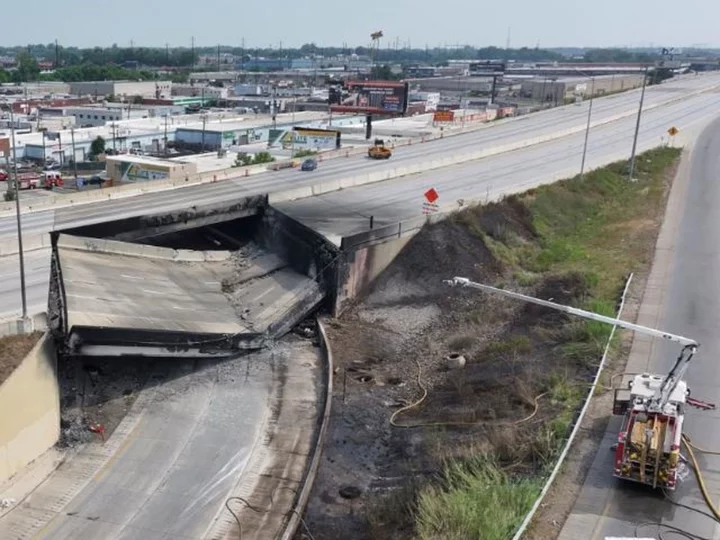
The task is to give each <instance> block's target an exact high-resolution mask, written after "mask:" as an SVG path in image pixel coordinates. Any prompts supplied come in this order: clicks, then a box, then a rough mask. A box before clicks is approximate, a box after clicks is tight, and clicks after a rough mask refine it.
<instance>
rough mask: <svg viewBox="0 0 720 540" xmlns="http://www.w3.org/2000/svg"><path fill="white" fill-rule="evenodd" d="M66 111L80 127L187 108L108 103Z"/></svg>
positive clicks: (157, 114) (150, 116)
mask: <svg viewBox="0 0 720 540" xmlns="http://www.w3.org/2000/svg"><path fill="white" fill-rule="evenodd" d="M64 112H65V115H66V116H74V117H75V125H77V126H78V127H95V126H104V125H105V124H106V123H108V122H117V121H119V120H131V119H133V118H156V117H162V116H170V115H178V114H182V113H184V112H185V109H184V107H180V106H174V105H151V106H148V105H133V104H130V103H127V104H123V103H108V104H106V105H103V106H88V107H67V108H65V111H64Z"/></svg>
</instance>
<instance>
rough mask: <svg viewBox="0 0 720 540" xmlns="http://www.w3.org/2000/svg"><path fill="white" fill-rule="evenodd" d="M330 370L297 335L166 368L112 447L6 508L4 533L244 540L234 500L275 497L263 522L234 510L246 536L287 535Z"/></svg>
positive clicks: (54, 539) (68, 463)
mask: <svg viewBox="0 0 720 540" xmlns="http://www.w3.org/2000/svg"><path fill="white" fill-rule="evenodd" d="M136 360H137V359H126V360H124V361H126V362H132V361H136ZM321 372H322V355H321V353H320V350H319V349H318V348H317V347H314V346H313V345H312V343H311V342H310V341H309V340H302V339H300V338H295V337H291V338H289V339H285V340H282V341H281V342H279V343H278V344H276V346H275V347H273V349H272V350H266V351H260V352H256V353H252V354H249V355H244V356H241V357H239V358H234V359H227V360H198V361H194V360H179V359H172V360H171V361H166V362H158V363H156V366H155V370H154V372H153V374H152V377H151V378H150V380H149V381H148V384H147V386H146V387H145V388H143V389H142V390H141V391H140V393H139V395H138V397H137V400H136V402H135V404H134V405H133V407H132V409H131V410H130V411H129V413H128V415H127V416H126V417H125V419H124V420H123V421H122V422H121V424H120V425H119V426H118V428H117V429H116V431H115V432H114V433H113V435H112V436H111V437H110V438H109V440H108V441H107V442H101V441H100V440H98V441H96V442H92V443H89V444H87V445H85V446H84V447H82V448H80V449H79V450H78V452H77V453H74V452H69V453H68V454H67V455H66V456H65V460H64V462H63V464H62V465H60V466H59V467H58V469H57V471H55V472H54V473H53V474H51V475H50V476H49V477H48V478H47V479H45V480H42V481H41V483H40V484H39V485H38V486H37V488H36V489H35V490H34V491H33V492H32V493H30V495H29V496H28V497H27V498H26V499H24V500H22V501H18V503H17V505H16V506H15V507H14V508H12V510H10V511H9V512H8V513H6V512H5V511H4V510H3V511H2V512H0V516H2V517H0V538H3V539H8V540H9V539H11V538H12V539H17V538H35V539H38V540H39V539H48V540H79V539H87V540H138V539H142V540H198V539H200V538H208V539H210V538H213V539H214V538H226V537H227V538H237V534H238V532H237V524H236V522H235V521H234V519H233V518H232V516H230V515H229V513H228V512H227V510H226V509H225V508H224V506H223V503H224V501H225V499H226V498H227V497H229V496H231V495H236V496H240V497H243V498H244V499H246V500H247V501H248V502H249V503H250V504H251V505H254V506H255V507H260V508H263V509H264V508H267V507H268V506H269V501H268V499H267V497H268V494H271V495H270V496H273V495H274V502H275V505H274V506H273V512H272V513H271V514H269V515H267V516H263V517H262V519H260V517H258V516H254V517H250V516H247V515H246V513H245V512H244V509H243V508H242V505H241V504H237V505H233V506H234V507H235V509H236V510H237V511H239V513H240V515H241V516H242V520H243V529H244V530H243V535H242V537H243V538H268V537H270V538H274V537H276V535H278V533H280V532H282V528H283V527H284V524H285V520H284V519H283V518H284V516H285V515H286V514H287V513H288V511H289V510H290V508H291V505H292V502H293V500H294V495H295V492H296V490H297V489H298V487H299V486H300V485H301V482H302V480H303V478H304V471H305V469H306V467H307V464H308V459H309V456H310V454H309V452H310V450H311V449H312V448H313V446H314V440H315V434H316V430H315V426H316V425H317V422H318V415H319V414H320V411H321V408H320V407H321V406H320V400H319V396H321V395H322V392H323V390H322V389H323V385H322V383H321V381H322V377H321ZM291 390H292V392H291ZM112 398H113V397H112V396H110V397H109V398H108V399H112ZM114 399H123V398H122V397H119V398H117V397H114ZM11 504H14V503H11ZM3 514H4V515H3Z"/></svg>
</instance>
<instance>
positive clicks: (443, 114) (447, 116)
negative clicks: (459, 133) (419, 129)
mask: <svg viewBox="0 0 720 540" xmlns="http://www.w3.org/2000/svg"><path fill="white" fill-rule="evenodd" d="M453 120H455V113H454V112H453V111H435V113H434V114H433V122H452V121H453Z"/></svg>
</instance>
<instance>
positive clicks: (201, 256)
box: [57, 234, 232, 262]
mask: <svg viewBox="0 0 720 540" xmlns="http://www.w3.org/2000/svg"><path fill="white" fill-rule="evenodd" d="M57 245H58V248H64V249H74V250H79V251H90V252H94V253H107V254H113V255H124V256H127V257H142V258H145V259H159V260H163V261H176V262H221V261H225V260H228V259H230V258H231V257H232V253H231V252H230V251H199V250H198V251H194V250H189V249H172V248H164V247H158V246H150V245H145V244H134V243H131V242H121V241H119V240H108V239H105V238H88V237H82V236H73V235H69V234H61V235H60V237H59V238H58V243H57Z"/></svg>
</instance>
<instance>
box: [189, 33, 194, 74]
mask: <svg viewBox="0 0 720 540" xmlns="http://www.w3.org/2000/svg"><path fill="white" fill-rule="evenodd" d="M190 56H191V57H192V66H191V67H190V69H195V36H192V37H191V38H190Z"/></svg>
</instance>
